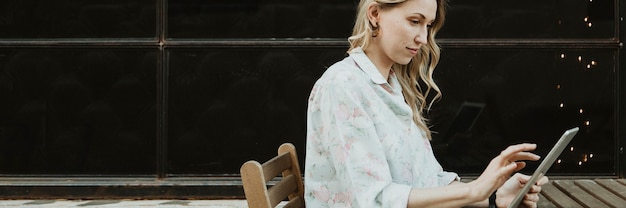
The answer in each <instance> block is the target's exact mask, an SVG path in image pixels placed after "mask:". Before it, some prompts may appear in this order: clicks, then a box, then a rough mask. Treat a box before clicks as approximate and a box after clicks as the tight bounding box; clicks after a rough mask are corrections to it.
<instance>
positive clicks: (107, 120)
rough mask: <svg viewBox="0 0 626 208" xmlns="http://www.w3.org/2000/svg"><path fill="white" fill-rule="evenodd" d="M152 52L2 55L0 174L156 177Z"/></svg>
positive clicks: (74, 51) (26, 51)
mask: <svg viewBox="0 0 626 208" xmlns="http://www.w3.org/2000/svg"><path fill="white" fill-rule="evenodd" d="M156 51H158V50H156V49H155V50H139V49H125V50H122V49H120V50H108V49H5V50H3V52H2V53H0V100H2V102H0V149H1V151H0V174H155V173H156V170H155V163H156V162H155V155H156V152H155V150H156V146H155V145H156V143H155V142H156V133H155V132H156V128H155V126H156V108H155V106H156V105H155V104H156V82H155V81H156V72H157V71H156V63H157V61H156V57H157V56H156V55H157V53H156Z"/></svg>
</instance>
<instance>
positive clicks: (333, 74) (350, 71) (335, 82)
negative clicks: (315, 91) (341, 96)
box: [316, 57, 368, 87]
mask: <svg viewBox="0 0 626 208" xmlns="http://www.w3.org/2000/svg"><path fill="white" fill-rule="evenodd" d="M367 80H368V78H367V76H366V74H365V73H364V72H363V70H361V68H360V67H359V66H358V65H357V63H356V62H355V61H354V59H352V58H351V57H346V58H345V59H343V60H341V61H339V62H337V63H335V64H333V65H331V66H330V67H328V69H326V71H325V72H324V74H323V75H322V77H320V79H319V80H318V83H316V85H318V86H320V85H321V86H333V87H351V86H360V85H362V84H366V82H365V81H367Z"/></svg>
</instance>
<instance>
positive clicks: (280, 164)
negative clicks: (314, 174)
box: [241, 143, 304, 208]
mask: <svg viewBox="0 0 626 208" xmlns="http://www.w3.org/2000/svg"><path fill="white" fill-rule="evenodd" d="M281 173H282V178H279V179H280V180H278V182H276V184H274V185H273V186H271V187H270V188H268V186H267V182H268V181H270V180H272V179H274V178H276V177H277V176H279V175H280V174H281ZM241 180H242V181H243V189H244V192H245V194H246V201H248V206H249V207H250V208H273V207H276V206H277V205H278V204H279V203H280V202H281V201H283V200H285V199H287V198H288V199H289V201H288V202H287V203H286V204H285V205H284V206H283V207H284V208H291V207H304V184H303V181H302V175H300V165H299V164H298V156H297V154H296V147H295V146H294V145H293V144H290V143H284V144H282V145H280V147H279V148H278V156H276V157H274V158H272V159H270V160H268V161H267V162H265V163H263V164H260V163H259V162H257V161H254V160H251V161H248V162H246V163H244V164H243V165H242V166H241Z"/></svg>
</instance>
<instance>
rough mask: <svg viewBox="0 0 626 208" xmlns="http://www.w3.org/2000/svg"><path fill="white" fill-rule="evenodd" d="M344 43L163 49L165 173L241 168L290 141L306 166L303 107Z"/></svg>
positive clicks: (341, 54)
mask: <svg viewBox="0 0 626 208" xmlns="http://www.w3.org/2000/svg"><path fill="white" fill-rule="evenodd" d="M345 50H346V49H345V48H344V47H339V48H323V49H307V48H302V47H300V48H297V49H222V48H220V49H203V50H194V49H172V50H170V51H169V53H168V54H169V87H168V89H169V91H168V92H169V99H168V102H169V104H168V107H169V111H168V112H169V117H168V132H169V137H168V142H167V144H168V151H169V152H168V158H169V160H168V161H169V168H168V173H173V174H222V173H231V174H235V173H239V168H240V166H241V164H243V162H245V161H247V160H250V159H255V160H259V161H262V160H267V159H269V158H271V157H272V156H275V155H276V149H277V148H278V146H279V145H280V144H281V143H283V142H292V143H294V145H296V147H297V149H298V150H299V152H300V155H299V156H300V159H301V161H300V162H301V164H304V160H303V158H304V149H305V148H304V138H305V133H306V130H305V128H306V121H305V119H306V104H307V100H308V96H309V93H310V91H311V87H312V86H313V83H314V82H315V80H316V79H317V78H318V77H319V76H320V75H321V73H323V71H324V69H325V68H326V67H328V66H330V65H331V64H332V63H334V62H336V61H338V60H340V59H342V58H343V57H344V54H345Z"/></svg>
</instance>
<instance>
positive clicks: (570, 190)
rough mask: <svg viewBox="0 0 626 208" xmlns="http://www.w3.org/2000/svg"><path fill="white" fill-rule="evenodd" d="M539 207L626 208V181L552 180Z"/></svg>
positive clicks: (544, 187) (547, 185)
mask: <svg viewBox="0 0 626 208" xmlns="http://www.w3.org/2000/svg"><path fill="white" fill-rule="evenodd" d="M538 207H563V208H570V207H571V208H574V207H593V208H595V207H626V179H574V180H558V179H557V180H551V182H550V183H549V184H546V185H544V186H543V188H542V191H541V194H540V199H539V203H538Z"/></svg>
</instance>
